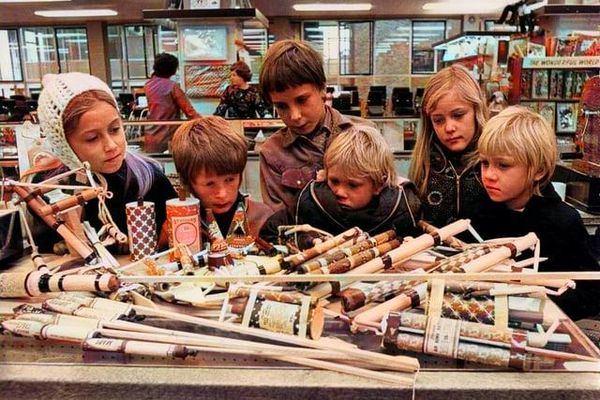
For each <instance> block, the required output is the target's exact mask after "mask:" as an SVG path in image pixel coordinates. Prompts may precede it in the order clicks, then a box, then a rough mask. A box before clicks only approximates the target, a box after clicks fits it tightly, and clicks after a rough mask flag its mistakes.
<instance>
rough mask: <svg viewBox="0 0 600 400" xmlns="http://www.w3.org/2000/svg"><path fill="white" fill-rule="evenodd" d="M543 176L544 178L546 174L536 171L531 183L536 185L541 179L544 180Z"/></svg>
mask: <svg viewBox="0 0 600 400" xmlns="http://www.w3.org/2000/svg"><path fill="white" fill-rule="evenodd" d="M545 176H546V173H545V172H544V171H538V172H536V173H535V175H534V176H533V181H534V182H536V183H537V182H539V181H541V180H542V179H544V177H545Z"/></svg>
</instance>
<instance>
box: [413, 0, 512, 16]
mask: <svg viewBox="0 0 600 400" xmlns="http://www.w3.org/2000/svg"><path fill="white" fill-rule="evenodd" d="M511 3H514V0H488V1H473V0H452V1H449V0H445V1H439V2H435V3H425V4H424V5H423V10H426V11H434V12H437V13H442V12H443V13H448V14H494V13H499V12H501V11H502V9H503V8H504V7H506V6H507V5H509V4H511Z"/></svg>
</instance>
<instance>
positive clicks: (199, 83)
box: [184, 64, 231, 98]
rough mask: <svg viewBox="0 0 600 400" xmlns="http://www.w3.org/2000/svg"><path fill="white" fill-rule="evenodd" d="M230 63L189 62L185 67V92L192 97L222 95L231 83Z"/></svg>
mask: <svg viewBox="0 0 600 400" xmlns="http://www.w3.org/2000/svg"><path fill="white" fill-rule="evenodd" d="M229 67H230V66H229V65H227V64H223V65H200V64H188V65H186V66H185V67H184V79H185V94H186V96H188V97H190V98H199V97H220V96H221V95H222V94H223V93H224V92H225V89H226V88H227V85H228V84H229V77H230V75H231V71H230V70H229Z"/></svg>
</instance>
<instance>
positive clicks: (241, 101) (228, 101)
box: [214, 85, 267, 119]
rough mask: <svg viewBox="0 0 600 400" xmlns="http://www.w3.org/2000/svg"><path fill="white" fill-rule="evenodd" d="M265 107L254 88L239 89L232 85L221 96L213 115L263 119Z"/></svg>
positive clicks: (265, 111)
mask: <svg viewBox="0 0 600 400" xmlns="http://www.w3.org/2000/svg"><path fill="white" fill-rule="evenodd" d="M266 113H267V106H266V104H265V103H264V101H262V99H261V98H260V96H259V94H258V90H257V89H256V87H254V86H250V87H249V88H248V89H241V88H238V87H236V86H233V85H229V86H227V89H225V93H223V96H221V102H220V103H219V105H218V106H217V109H216V110H215V114H214V115H218V116H221V117H227V118H238V119H247V118H264V116H265V114H266Z"/></svg>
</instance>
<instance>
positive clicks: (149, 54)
mask: <svg viewBox="0 0 600 400" xmlns="http://www.w3.org/2000/svg"><path fill="white" fill-rule="evenodd" d="M155 38H156V35H155V30H154V27H152V26H144V49H145V53H146V77H147V78H150V75H151V74H152V66H153V65H154V55H155V54H156V43H155V40H154V39H155Z"/></svg>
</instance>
